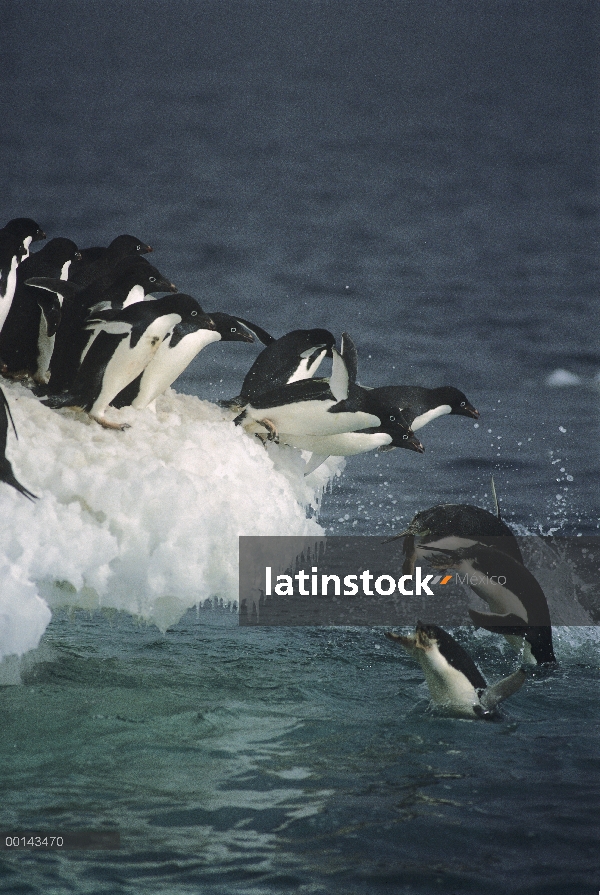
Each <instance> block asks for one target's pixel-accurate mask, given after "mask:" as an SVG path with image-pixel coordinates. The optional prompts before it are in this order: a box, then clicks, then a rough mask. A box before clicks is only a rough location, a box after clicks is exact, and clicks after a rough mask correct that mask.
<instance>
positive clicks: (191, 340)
mask: <svg viewBox="0 0 600 895" xmlns="http://www.w3.org/2000/svg"><path fill="white" fill-rule="evenodd" d="M220 338H221V334H220V333H218V332H216V331H214V330H207V329H200V330H198V331H197V332H195V333H188V335H187V336H184V337H183V339H180V341H179V342H178V343H177V345H175V347H174V348H171V347H170V339H169V338H166V339H164V340H163V341H162V342H161V344H160V346H159V348H158V350H157V351H156V352H155V354H154V356H153V357H152V358H151V360H150V363H149V364H148V365H147V367H146V368H145V370H144V374H143V376H142V380H141V382H140V390H139V392H138V394H137V397H136V398H135V399H134V400H133V401H132V402H131V406H132V407H137V409H138V410H141V409H143V408H144V407H147V406H148V404H150V402H151V401H153V400H154V399H155V398H157V397H158V395H162V393H163V392H164V391H165V389H167V388H169V386H170V385H172V384H173V383H174V382H175V380H176V379H177V377H178V376H180V375H181V373H183V371H184V370H185V368H186V367H187V366H188V365H189V364H190V363H191V362H192V361H193V359H194V358H195V357H196V355H197V354H198V353H199V352H200V351H202V349H203V348H206V346H207V345H210V344H212V343H213V342H218V341H219V340H220ZM134 378H135V377H134Z"/></svg>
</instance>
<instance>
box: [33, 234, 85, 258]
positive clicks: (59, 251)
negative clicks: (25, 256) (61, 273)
mask: <svg viewBox="0 0 600 895" xmlns="http://www.w3.org/2000/svg"><path fill="white" fill-rule="evenodd" d="M33 257H34V258H37V257H40V258H43V259H44V260H48V261H50V262H54V263H56V264H65V263H66V262H67V261H81V254H80V252H79V249H78V248H77V246H76V245H75V243H74V242H73V240H72V239H66V237H64V236H56V237H55V238H54V239H51V240H50V241H49V242H47V243H46V245H45V246H44V247H43V248H42V249H40V251H39V252H36V253H35V255H34V256H33Z"/></svg>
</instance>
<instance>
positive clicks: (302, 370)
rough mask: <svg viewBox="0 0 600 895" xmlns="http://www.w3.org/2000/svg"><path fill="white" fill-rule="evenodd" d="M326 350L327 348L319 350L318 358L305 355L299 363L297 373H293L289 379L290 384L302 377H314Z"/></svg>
mask: <svg viewBox="0 0 600 895" xmlns="http://www.w3.org/2000/svg"><path fill="white" fill-rule="evenodd" d="M325 354H326V350H325V348H324V349H323V350H322V351H321V352H319V354H318V355H317V356H316V358H313V359H312V360H311V358H310V357H303V358H302V360H301V361H300V363H299V364H298V368H297V369H296V371H295V373H292V375H291V376H290V378H289V379H288V385H289V383H290V382H298V380H300V379H312V377H313V376H314V375H315V373H316V372H317V370H318V368H319V367H320V366H321V361H322V360H323V358H324V357H325Z"/></svg>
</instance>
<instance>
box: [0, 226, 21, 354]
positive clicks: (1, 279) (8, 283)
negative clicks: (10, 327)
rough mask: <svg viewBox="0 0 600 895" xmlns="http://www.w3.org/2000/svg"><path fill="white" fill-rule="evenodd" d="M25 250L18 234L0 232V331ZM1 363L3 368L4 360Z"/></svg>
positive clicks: (10, 301)
mask: <svg viewBox="0 0 600 895" xmlns="http://www.w3.org/2000/svg"><path fill="white" fill-rule="evenodd" d="M26 251H27V250H26V249H25V248H23V242H22V240H21V239H19V237H18V236H14V235H13V234H11V233H3V232H0V332H1V331H2V328H3V326H4V322H5V320H6V318H7V317H8V312H9V311H10V309H11V305H12V301H13V298H14V295H15V291H16V288H17V268H18V266H19V264H20V263H21V261H22V260H23V258H25V257H26ZM2 365H3V368H5V367H4V362H3V364H2Z"/></svg>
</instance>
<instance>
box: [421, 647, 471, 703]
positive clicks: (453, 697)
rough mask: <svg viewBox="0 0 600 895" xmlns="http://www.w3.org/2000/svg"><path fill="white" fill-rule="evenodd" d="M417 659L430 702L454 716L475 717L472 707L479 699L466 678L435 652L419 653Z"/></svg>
mask: <svg viewBox="0 0 600 895" xmlns="http://www.w3.org/2000/svg"><path fill="white" fill-rule="evenodd" d="M418 659H419V662H420V664H421V667H422V669H423V671H424V673H425V680H426V681H427V686H428V688H429V692H430V694H431V701H432V702H433V703H434V704H435V705H439V706H441V707H443V708H445V709H449V710H451V711H452V712H453V713H455V714H460V715H464V716H467V717H469V718H473V717H476V715H475V712H474V711H473V706H474V705H478V704H479V697H478V695H477V693H476V691H475V688H474V687H473V685H472V684H471V682H470V681H469V680H468V678H467V677H465V675H464V674H461V672H460V671H457V670H456V668H453V667H452V665H450V664H449V663H448V662H446V660H445V659H444V658H443V656H441V655H440V653H439V652H438V651H437V650H433V651H428V652H427V653H426V654H423V653H421V655H419V656H418Z"/></svg>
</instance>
